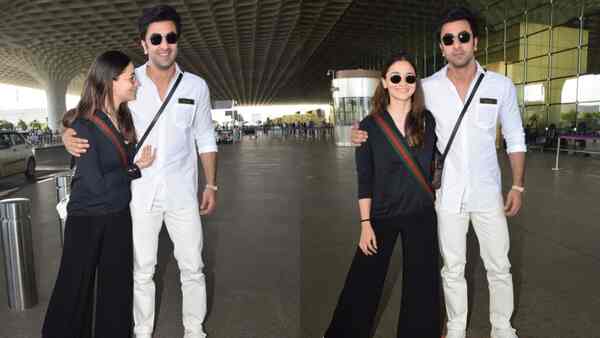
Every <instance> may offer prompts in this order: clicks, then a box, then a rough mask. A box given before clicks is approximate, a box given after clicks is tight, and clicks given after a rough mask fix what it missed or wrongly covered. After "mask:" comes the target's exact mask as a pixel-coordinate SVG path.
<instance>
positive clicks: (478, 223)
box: [353, 7, 526, 338]
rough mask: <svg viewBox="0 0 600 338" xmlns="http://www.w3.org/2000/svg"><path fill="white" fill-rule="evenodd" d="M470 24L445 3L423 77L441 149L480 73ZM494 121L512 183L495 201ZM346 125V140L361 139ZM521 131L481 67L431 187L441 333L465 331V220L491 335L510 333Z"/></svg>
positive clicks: (459, 335)
mask: <svg viewBox="0 0 600 338" xmlns="http://www.w3.org/2000/svg"><path fill="white" fill-rule="evenodd" d="M476 34H477V27H476V23H475V19H474V16H473V15H472V14H471V12H470V11H468V10H467V9H465V8H461V7H456V8H452V9H450V10H448V11H447V12H446V13H445V15H444V16H443V17H442V21H441V24H440V35H439V36H440V49H441V50H442V53H443V55H444V57H445V58H446V60H447V61H448V65H446V66H445V67H444V68H442V69H441V70H440V71H438V72H437V73H435V74H433V75H432V76H430V77H429V78H427V79H424V80H423V82H422V84H423V89H424V92H425V104H426V106H427V109H429V110H430V111H431V113H432V114H433V116H434V117H435V120H436V135H437V137H438V141H437V147H438V149H440V151H441V152H443V150H444V149H445V148H446V145H447V143H448V140H449V138H450V135H451V133H452V130H453V129H454V125H455V123H456V121H457V119H458V116H459V114H460V112H461V110H462V108H463V106H464V104H465V101H466V100H467V98H468V97H469V95H470V93H471V91H472V90H473V87H474V85H475V82H476V79H477V77H478V76H479V75H480V74H481V73H483V72H484V69H483V68H481V66H480V65H479V63H477V61H476V60H475V57H474V52H475V51H476V50H477V42H478V39H477V35H476ZM498 120H499V121H500V123H501V126H502V134H503V136H504V139H505V140H506V144H507V152H508V156H509V159H510V164H511V168H512V179H513V182H512V183H513V186H512V188H511V190H510V191H509V192H508V194H507V196H506V200H505V201H504V202H503V198H502V187H501V182H500V178H501V177H500V168H499V165H498V159H497V155H496V147H495V140H496V127H497V122H498ZM366 137H367V135H366V133H365V132H364V131H358V130H355V131H353V142H354V143H360V142H362V141H363V140H364V139H366ZM525 151H526V147H525V134H524V132H523V126H522V120H521V116H520V113H519V107H518V103H517V96H516V89H515V86H514V85H513V83H512V81H511V80H510V79H508V78H506V77H504V76H502V75H500V74H497V73H494V72H490V71H487V72H485V76H484V78H483V81H482V82H481V85H480V87H479V89H478V90H477V92H476V93H475V95H474V96H473V100H472V101H471V104H470V106H469V108H468V110H467V112H466V114H465V117H464V119H463V121H462V124H461V125H460V128H459V129H458V132H457V134H456V138H455V140H454V143H453V144H452V146H451V148H450V151H449V153H448V156H447V158H446V160H445V163H444V171H443V176H442V186H441V188H440V189H439V190H437V192H436V210H437V213H438V234H439V241H440V251H441V254H442V258H443V262H444V267H443V268H442V279H443V286H444V298H445V301H446V313H447V316H448V322H447V328H448V333H447V336H446V338H465V336H466V325H467V307H468V303H467V283H466V280H465V277H464V270H465V264H466V234H467V231H468V228H469V221H470V222H471V223H472V224H473V229H474V230H475V233H476V235H477V238H478V240H479V246H480V255H481V258H482V259H483V262H484V265H485V268H486V270H487V279H488V283H489V292H490V322H491V324H492V331H491V338H517V335H516V331H515V330H514V329H513V328H512V326H511V324H510V318H511V316H512V313H513V309H514V294H513V282H512V274H511V273H510V262H509V259H508V251H509V247H510V239H509V233H508V225H507V221H506V216H514V215H516V214H517V213H518V211H519V209H520V208H521V204H522V196H521V194H522V193H523V191H524V188H523V186H524V171H525Z"/></svg>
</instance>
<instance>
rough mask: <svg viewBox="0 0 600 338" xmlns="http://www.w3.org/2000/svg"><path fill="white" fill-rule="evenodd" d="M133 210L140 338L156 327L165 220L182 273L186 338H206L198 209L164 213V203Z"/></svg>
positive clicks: (136, 314) (135, 308)
mask: <svg viewBox="0 0 600 338" xmlns="http://www.w3.org/2000/svg"><path fill="white" fill-rule="evenodd" d="M142 209H143V208H135V207H133V206H132V207H131V218H132V221H133V248H134V253H133V257H134V264H133V279H134V283H133V318H134V322H135V327H134V333H135V336H136V337H144V338H145V337H150V335H151V334H152V329H153V327H154V305H155V304H154V302H155V285H154V280H153V277H154V271H155V267H156V255H157V252H158V235H159V233H160V229H161V227H162V223H163V220H164V222H165V225H166V227H167V231H168V232H169V237H171V240H172V241H173V247H174V255H175V259H176V260H177V265H178V266H179V270H180V272H181V275H180V278H181V292H182V296H183V304H182V315H183V326H184V328H185V336H184V337H185V338H204V337H206V334H205V333H204V330H203V328H202V323H203V322H204V317H205V315H206V281H205V278H204V273H203V272H202V268H203V267H204V263H203V262H202V224H201V222H200V213H199V210H198V207H195V208H187V209H180V210H168V211H163V210H162V208H161V205H160V203H159V204H157V203H156V202H155V205H154V206H153V208H152V211H145V210H142Z"/></svg>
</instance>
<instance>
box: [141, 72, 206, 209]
mask: <svg viewBox="0 0 600 338" xmlns="http://www.w3.org/2000/svg"><path fill="white" fill-rule="evenodd" d="M146 67H147V64H144V65H142V66H140V67H138V68H136V70H135V76H136V78H137V80H138V81H139V83H140V85H139V87H138V90H137V97H136V100H135V101H131V102H129V108H130V110H131V112H132V116H133V124H134V126H135V131H136V133H137V136H138V138H141V137H142V135H143V134H144V133H145V131H146V129H147V128H148V126H149V125H150V122H151V121H152V119H154V116H155V115H156V113H157V112H158V109H159V108H160V106H161V105H162V100H161V99H160V95H159V93H158V88H157V87H156V85H155V84H154V82H152V80H151V79H150V78H149V77H148V75H147V73H146ZM180 73H182V71H181V69H180V68H179V66H176V73H175V76H174V77H173V79H172V80H171V83H170V84H169V89H168V90H167V93H168V92H169V91H170V90H171V87H172V86H173V85H174V84H175V80H176V79H177V77H178V76H179V74H180ZM165 97H166V96H165ZM148 144H149V145H152V147H153V148H154V149H156V159H155V160H154V163H153V164H152V166H150V167H148V168H146V169H143V170H142V177H141V178H140V179H137V180H134V181H133V182H132V186H131V189H132V199H131V205H132V206H134V207H137V208H144V209H145V210H151V208H152V205H153V201H154V199H155V198H160V201H161V207H163V208H164V209H165V210H173V209H180V208H189V207H194V206H198V155H197V154H196V146H197V149H198V153H200V154H202V153H208V152H216V151H217V144H216V139H215V135H214V127H213V122H212V116H211V112H210V95H209V91H208V86H207V85H206V82H205V81H204V80H203V79H202V78H200V77H199V76H196V75H194V74H191V73H184V75H183V78H182V79H181V82H180V83H179V86H178V87H177V89H176V90H175V93H174V94H173V96H172V97H171V100H170V101H169V104H168V105H167V106H166V107H165V110H164V111H163V113H162V115H161V116H160V118H159V119H158V121H157V123H156V125H155V126H154V128H153V129H152V131H150V134H149V135H148V138H147V139H146V141H145V142H144V145H148ZM140 153H141V151H140ZM138 156H139V154H138ZM157 194H160V196H157Z"/></svg>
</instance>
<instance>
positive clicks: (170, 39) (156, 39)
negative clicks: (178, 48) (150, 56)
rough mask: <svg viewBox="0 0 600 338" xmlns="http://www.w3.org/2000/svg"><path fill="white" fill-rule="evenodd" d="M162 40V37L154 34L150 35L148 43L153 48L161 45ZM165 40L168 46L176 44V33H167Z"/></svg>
mask: <svg viewBox="0 0 600 338" xmlns="http://www.w3.org/2000/svg"><path fill="white" fill-rule="evenodd" d="M162 39H163V36H162V35H160V34H158V33H154V34H152V35H150V43H151V44H153V45H155V46H158V45H160V44H161V43H162ZM165 40H167V43H168V44H170V45H172V44H176V43H177V33H175V32H171V33H167V35H165Z"/></svg>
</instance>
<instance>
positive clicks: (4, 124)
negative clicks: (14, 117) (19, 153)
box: [0, 120, 15, 130]
mask: <svg viewBox="0 0 600 338" xmlns="http://www.w3.org/2000/svg"><path fill="white" fill-rule="evenodd" d="M0 129H9V130H12V129H15V125H14V124H12V123H10V122H8V121H6V120H0Z"/></svg>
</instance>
